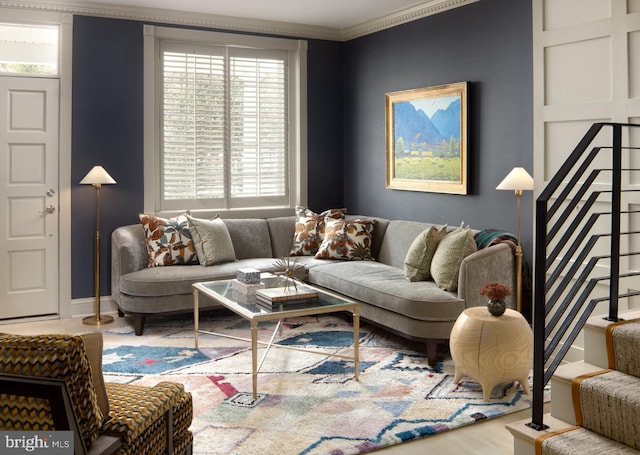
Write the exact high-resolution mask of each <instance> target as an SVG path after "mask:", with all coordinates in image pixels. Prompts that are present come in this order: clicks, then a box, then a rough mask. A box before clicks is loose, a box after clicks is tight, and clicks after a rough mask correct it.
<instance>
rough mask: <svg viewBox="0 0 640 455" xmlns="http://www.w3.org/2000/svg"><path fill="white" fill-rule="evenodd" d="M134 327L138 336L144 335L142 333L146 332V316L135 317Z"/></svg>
mask: <svg viewBox="0 0 640 455" xmlns="http://www.w3.org/2000/svg"><path fill="white" fill-rule="evenodd" d="M133 327H134V329H135V332H136V335H137V336H140V335H142V331H143V330H144V316H134V318H133Z"/></svg>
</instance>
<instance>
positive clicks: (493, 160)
mask: <svg viewBox="0 0 640 455" xmlns="http://www.w3.org/2000/svg"><path fill="white" fill-rule="evenodd" d="M531 35H532V29H531V2H530V1H528V0H517V1H514V0H483V1H481V2H477V3H473V4H471V5H467V6H464V7H462V8H457V9H454V10H451V11H448V12H444V13H440V14H437V15H435V16H430V17H427V18H424V19H421V20H418V21H414V22H411V23H409V24H405V25H402V26H399V27H394V28H391V29H389V30H385V31H381V32H378V33H376V34H373V35H369V36H365V37H363V38H359V39H355V40H352V41H349V42H347V43H345V49H344V62H345V70H344V74H345V116H344V118H345V125H344V131H345V136H344V150H345V152H344V154H345V206H346V207H348V209H349V211H350V212H352V213H355V212H357V213H364V214H371V215H378V216H382V217H385V218H391V219H393V218H396V219H413V220H418V221H429V222H435V223H448V224H450V225H459V224H460V223H461V222H462V221H464V222H465V223H466V224H470V225H471V227H472V228H477V229H485V228H499V229H506V230H509V231H511V232H513V233H515V232H516V230H517V223H516V199H515V196H514V193H513V192H512V191H497V190H496V189H495V187H496V185H498V183H500V181H501V180H502V178H503V177H504V176H506V175H507V173H508V172H509V171H510V170H511V169H512V168H513V167H515V166H524V167H525V168H526V169H527V170H528V171H529V172H530V173H532V171H533V169H532V163H533V151H532V147H533V145H532V143H533V133H532V125H533V112H532V102H533V95H532V84H533V82H532V81H533V79H532V72H533V64H532V38H531ZM461 81H468V82H469V83H470V84H469V96H468V106H469V110H468V119H469V122H468V157H469V195H466V196H462V195H447V194H440V193H424V192H413V191H399V190H389V189H386V188H385V175H386V174H385V153H386V152H385V93H387V92H394V91H399V90H406V89H413V88H420V87H429V86H434V85H441V84H447V83H454V82H461ZM522 206H523V229H522V236H523V244H524V249H525V255H528V256H529V257H530V256H531V254H532V253H531V244H532V240H531V239H532V228H531V223H532V194H531V192H529V194H527V195H525V196H524V197H523V200H522Z"/></svg>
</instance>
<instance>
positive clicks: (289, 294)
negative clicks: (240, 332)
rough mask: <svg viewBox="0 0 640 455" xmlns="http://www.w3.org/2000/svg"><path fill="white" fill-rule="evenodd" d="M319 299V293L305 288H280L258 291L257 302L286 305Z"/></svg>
mask: <svg viewBox="0 0 640 455" xmlns="http://www.w3.org/2000/svg"><path fill="white" fill-rule="evenodd" d="M317 298H318V291H316V290H314V289H311V288H308V287H305V286H298V288H297V289H296V288H294V287H289V288H285V287H278V288H268V289H257V290H256V301H257V302H258V303H261V304H263V305H265V304H266V305H271V306H275V305H284V304H291V303H301V302H308V301H310V300H316V299H317Z"/></svg>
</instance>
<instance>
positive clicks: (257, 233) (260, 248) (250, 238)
mask: <svg viewBox="0 0 640 455" xmlns="http://www.w3.org/2000/svg"><path fill="white" fill-rule="evenodd" d="M223 221H224V224H226V225H227V229H228V230H229V235H230V236H231V241H232V242H233V249H234V251H235V253H236V259H250V258H271V257H273V253H272V250H271V237H270V236H269V225H268V223H267V220H265V219H263V218H248V219H224V220H223Z"/></svg>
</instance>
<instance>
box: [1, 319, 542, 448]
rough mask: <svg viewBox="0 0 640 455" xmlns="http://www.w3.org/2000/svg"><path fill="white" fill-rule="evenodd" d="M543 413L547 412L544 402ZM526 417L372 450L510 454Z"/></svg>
mask: <svg viewBox="0 0 640 455" xmlns="http://www.w3.org/2000/svg"><path fill="white" fill-rule="evenodd" d="M118 323H122V321H121V320H116V322H115V324H118ZM94 329H99V328H96V327H94V326H87V325H83V324H82V318H73V319H55V320H48V321H39V322H25V323H13V324H1V323H0V332H4V333H19V334H23V335H26V334H38V333H54V332H55V333H60V332H68V333H81V332H86V331H88V330H94ZM545 412H549V409H548V404H547V408H545ZM530 416H531V411H530V410H528V409H525V410H523V411H519V412H515V413H513V414H509V415H506V416H504V417H498V418H494V419H490V420H487V421H486V422H480V423H475V424H473V425H469V426H467V427H463V428H458V429H456V430H452V431H449V432H446V433H440V434H437V435H434V436H428V437H426V438H422V439H419V440H417V441H412V442H407V443H403V444H399V445H396V446H391V447H389V448H386V449H380V450H377V451H375V452H373V453H376V454H378V453H379V454H385V455H393V454H397V455H400V454H401V455H418V454H420V455H424V454H433V455H440V454H445V455H458V454H473V455H512V454H513V436H512V435H511V433H509V431H508V430H507V429H506V428H505V425H507V424H508V423H512V422H517V421H519V420H525V419H528V418H530Z"/></svg>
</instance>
